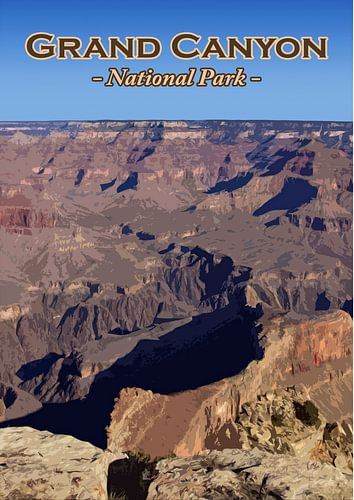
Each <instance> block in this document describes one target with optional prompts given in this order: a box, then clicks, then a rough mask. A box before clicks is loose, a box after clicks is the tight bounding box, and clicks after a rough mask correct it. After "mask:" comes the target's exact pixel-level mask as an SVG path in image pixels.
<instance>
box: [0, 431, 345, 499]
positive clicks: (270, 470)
mask: <svg viewBox="0 0 354 500" xmlns="http://www.w3.org/2000/svg"><path fill="white" fill-rule="evenodd" d="M0 468H1V471H0V498H2V499H6V500H29V499H40V500H74V499H75V500H78V499H80V500H96V499H97V500H98V499H99V500H100V499H109V500H111V499H114V498H120V499H125V500H140V499H141V500H142V499H145V498H147V499H148V500H155V499H156V500H178V499H181V500H187V499H188V500H197V499H203V500H204V499H210V500H221V499H230V498H233V499H289V500H295V499H303V498H307V499H313V500H315V499H321V500H326V499H328V500H333V499H334V498H335V499H336V500H347V499H348V500H349V499H351V498H352V482H351V475H350V474H346V473H344V472H341V471H340V470H339V469H336V468H335V467H332V466H330V465H326V464H318V463H314V462H307V461H303V460H299V459H297V458H294V457H289V456H284V455H272V454H270V453H266V452H263V451H260V450H257V449H253V450H251V451H245V450H242V451H241V450H230V449H228V450H224V451H212V452H206V453H203V454H200V455H197V456H194V457H187V458H167V459H162V460H155V461H151V460H149V459H148V458H147V457H145V456H143V455H139V454H136V455H129V454H124V453H112V452H110V451H109V450H106V451H103V450H101V449H99V448H96V447H95V446H93V445H91V444H89V443H86V442H83V441H79V440H77V439H75V438H73V437H71V436H63V435H54V434H51V433H49V432H46V431H37V430H35V429H32V428H30V427H21V428H19V427H17V428H14V427H13V428H5V429H1V430H0Z"/></svg>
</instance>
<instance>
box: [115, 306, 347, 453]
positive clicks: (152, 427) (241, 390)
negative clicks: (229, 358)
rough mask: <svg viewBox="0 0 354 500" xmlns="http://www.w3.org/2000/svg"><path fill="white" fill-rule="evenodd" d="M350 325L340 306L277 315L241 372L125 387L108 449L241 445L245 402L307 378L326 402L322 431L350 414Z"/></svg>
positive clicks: (312, 393)
mask: <svg viewBox="0 0 354 500" xmlns="http://www.w3.org/2000/svg"><path fill="white" fill-rule="evenodd" d="M351 327H352V325H351V319H350V316H349V315H348V314H347V313H345V312H342V311H337V312H334V313H330V314H326V315H323V316H322V317H321V318H318V319H316V320H311V321H303V322H301V321H300V322H299V321H298V322H293V323H292V322H289V320H287V319H286V318H282V319H280V318H277V319H275V320H273V321H272V322H270V323H269V325H268V326H267V327H266V328H264V330H263V332H262V335H264V339H263V340H264V341H265V342H266V344H265V351H264V357H263V358H262V359H261V360H258V361H253V362H251V363H250V364H249V365H248V366H247V368H246V369H245V370H244V372H243V373H241V374H239V375H236V376H234V377H231V378H228V379H225V380H223V381H221V382H217V383H215V384H212V385H209V386H206V387H200V388H198V389H196V390H194V391H186V392H180V393H178V394H171V395H161V394H154V393H152V392H151V391H144V390H142V389H125V390H123V391H122V392H121V393H120V395H119V398H117V400H116V404H115V408H114V411H113V413H112V415H111V423H110V426H109V429H108V444H109V447H110V449H112V450H114V449H123V450H139V449H144V450H145V451H146V452H147V453H149V454H151V455H153V456H157V455H168V454H171V453H174V454H176V455H177V456H188V455H192V454H194V453H199V452H201V451H203V450H205V449H223V448H229V447H231V448H238V447H240V440H239V438H238V437H237V432H236V428H235V421H236V419H237V418H238V417H239V415H240V412H242V405H243V404H245V403H249V402H252V401H257V396H259V397H261V396H262V394H264V393H265V392H268V391H272V390H274V389H275V388H277V387H289V386H294V385H301V387H302V388H303V390H304V391H305V394H307V397H306V398H305V399H311V400H312V401H313V402H314V404H315V405H320V409H321V412H322V414H323V421H322V423H323V425H322V434H323V433H324V428H323V427H324V425H325V422H326V423H329V424H332V423H334V422H336V420H337V419H338V418H339V419H341V418H347V417H350V414H351V409H350V391H351V389H350V387H351V378H350V363H351V355H350V353H351V331H352V330H351ZM337 381H338V383H337ZM324 392H325V393H326V394H327V396H326V397H324ZM321 400H322V402H321ZM284 404H285V403H284ZM338 405H339V407H340V408H341V411H340V412H339V415H338V413H336V407H337V408H338ZM157 436H158V437H159V438H158V439H157ZM161 436H163V439H162V437H161ZM297 438H298V437H297ZM319 439H320V438H319ZM274 451H275V448H274Z"/></svg>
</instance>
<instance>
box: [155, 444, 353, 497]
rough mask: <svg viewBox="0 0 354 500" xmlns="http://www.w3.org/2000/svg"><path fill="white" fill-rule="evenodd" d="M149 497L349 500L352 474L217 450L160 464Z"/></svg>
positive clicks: (253, 453) (254, 452)
mask: <svg viewBox="0 0 354 500" xmlns="http://www.w3.org/2000/svg"><path fill="white" fill-rule="evenodd" d="M157 469H158V471H159V475H158V477H157V479H155V481H153V482H152V484H151V485H150V488H149V493H148V497H147V498H148V500H176V499H179V500H201V499H203V500H204V499H205V500H224V499H226V498H228V499H231V498H233V499H239V500H242V499H245V500H246V499H247V500H248V499H251V498H252V499H253V498H254V499H256V498H258V499H269V500H270V499H271V498H278V499H280V500H282V499H284V500H285V499H289V500H303V499H304V498H307V499H309V500H318V499H322V500H333V499H336V500H349V499H351V498H352V484H351V476H350V475H346V474H343V473H341V472H339V471H338V470H336V469H335V468H333V467H330V466H329V465H319V464H316V463H314V462H304V461H302V460H299V459H297V458H294V457H288V456H287V457H284V456H279V455H270V454H268V453H265V452H262V451H259V450H252V451H240V450H224V451H221V452H218V451H212V452H210V453H209V454H205V455H202V456H197V457H196V456H195V457H192V458H185V459H178V458H175V459H167V460H163V461H161V462H159V463H158V465H157Z"/></svg>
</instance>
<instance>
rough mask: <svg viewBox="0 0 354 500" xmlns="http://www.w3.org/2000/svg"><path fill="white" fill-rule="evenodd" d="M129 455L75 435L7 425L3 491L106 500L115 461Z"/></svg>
mask: <svg viewBox="0 0 354 500" xmlns="http://www.w3.org/2000/svg"><path fill="white" fill-rule="evenodd" d="M124 457H125V455H124V454H122V453H114V454H113V453H111V452H109V451H102V450H100V449H99V448H96V447H94V446H92V445H91V444H89V443H85V442H83V441H79V440H78V439H75V438H72V437H71V436H62V435H54V434H51V433H50V432H46V431H37V430H35V429H31V428H29V427H21V428H16V427H14V428H6V429H1V430H0V461H1V464H0V468H1V474H0V492H1V496H2V495H6V496H2V498H7V499H9V500H10V499H11V500H15V499H17V500H23V499H25V498H26V499H27V498H36V499H38V500H58V499H61V500H69V499H74V498H75V499H86V500H101V499H102V500H106V499H107V498H108V495H107V476H108V469H109V464H110V463H111V462H114V461H115V460H118V459H123V458H124Z"/></svg>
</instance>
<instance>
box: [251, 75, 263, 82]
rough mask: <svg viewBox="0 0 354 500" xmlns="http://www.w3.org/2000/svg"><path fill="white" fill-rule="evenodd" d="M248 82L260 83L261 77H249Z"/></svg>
mask: <svg viewBox="0 0 354 500" xmlns="http://www.w3.org/2000/svg"><path fill="white" fill-rule="evenodd" d="M250 81H251V82H261V81H262V77H261V76H251V77H250Z"/></svg>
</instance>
